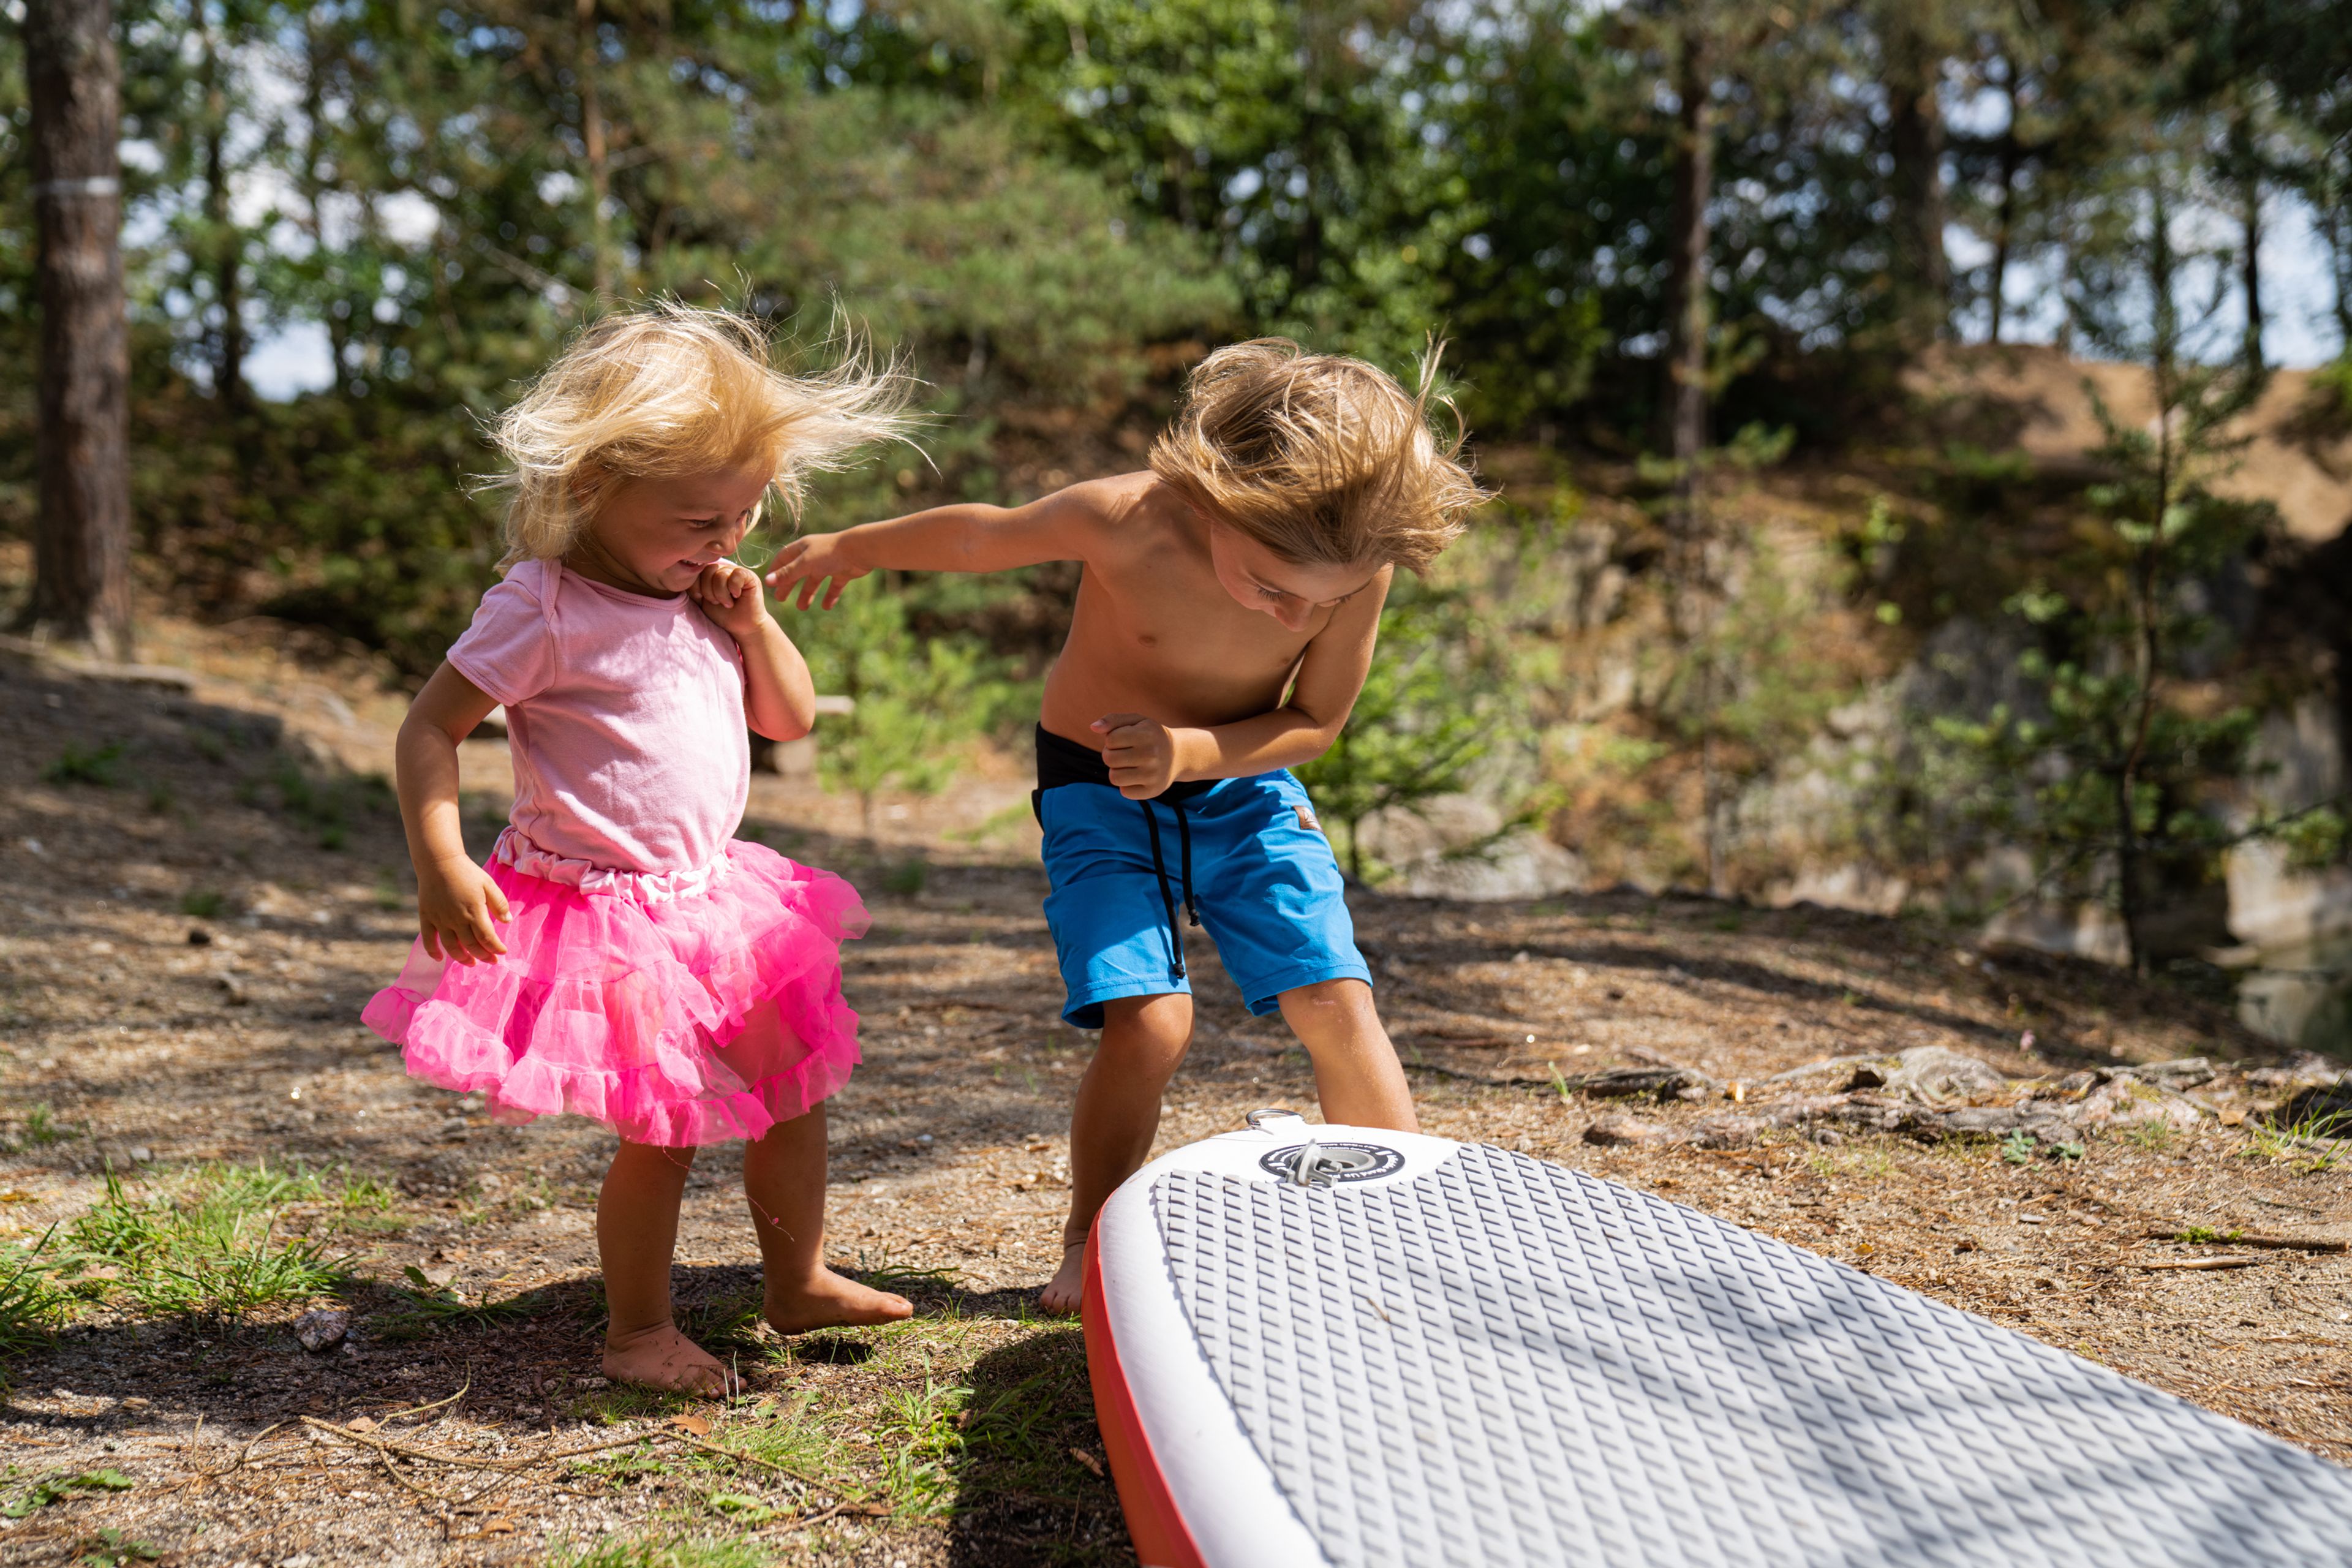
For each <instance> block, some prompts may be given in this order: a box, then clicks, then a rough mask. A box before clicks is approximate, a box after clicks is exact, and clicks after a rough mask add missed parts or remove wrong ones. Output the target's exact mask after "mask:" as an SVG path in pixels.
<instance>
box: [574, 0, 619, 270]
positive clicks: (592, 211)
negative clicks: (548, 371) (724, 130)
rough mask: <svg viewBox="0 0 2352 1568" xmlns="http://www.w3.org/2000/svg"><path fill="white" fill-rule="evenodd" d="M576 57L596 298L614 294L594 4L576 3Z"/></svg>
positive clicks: (608, 166)
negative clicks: (577, 33) (586, 169)
mask: <svg viewBox="0 0 2352 1568" xmlns="http://www.w3.org/2000/svg"><path fill="white" fill-rule="evenodd" d="M576 15H577V16H578V19H579V28H578V30H579V37H578V39H577V44H578V49H579V53H578V55H577V56H576V58H575V64H574V67H573V68H574V69H575V70H576V71H577V72H578V73H579V77H580V146H581V150H582V151H583V153H586V154H587V158H588V204H589V214H588V233H589V243H590V245H591V246H592V247H593V268H594V272H593V283H594V288H595V292H596V297H597V298H598V299H600V300H603V299H606V298H609V297H610V295H611V294H612V291H613V220H612V218H611V217H610V216H608V215H607V214H606V212H605V210H604V209H605V206H606V205H607V204H608V202H609V200H610V198H611V196H612V194H613V174H612V165H611V162H610V160H609V159H608V158H607V157H606V155H605V152H604V103H603V100H602V99H601V98H600V97H599V96H598V94H597V90H596V77H597V63H598V62H597V52H598V51H597V47H596V0H577V6H576Z"/></svg>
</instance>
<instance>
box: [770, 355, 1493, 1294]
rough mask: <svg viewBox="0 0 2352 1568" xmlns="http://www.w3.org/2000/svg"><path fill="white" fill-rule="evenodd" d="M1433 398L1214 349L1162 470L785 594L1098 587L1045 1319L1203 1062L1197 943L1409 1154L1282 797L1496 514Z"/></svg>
mask: <svg viewBox="0 0 2352 1568" xmlns="http://www.w3.org/2000/svg"><path fill="white" fill-rule="evenodd" d="M1433 370H1434V366H1433V365H1430V366H1425V367H1424V369H1423V375H1422V378H1421V379H1422V387H1421V390H1420V392H1419V395H1413V394H1409V393H1407V392H1406V391H1405V390H1404V388H1402V386H1400V385H1399V384H1397V383H1396V382H1395V381H1394V380H1393V379H1391V377H1389V376H1388V375H1386V374H1382V373H1381V372H1380V371H1378V370H1375V369H1373V368H1372V367H1371V366H1370V365H1368V364H1365V363H1362V362H1361V361H1360V360H1351V359H1343V358H1339V357H1338V356H1336V355H1328V354H1307V353H1301V352H1300V351H1299V349H1298V348H1297V345H1295V344H1293V343H1290V342H1284V341H1282V340H1279V339H1267V340H1261V341H1259V342H1247V343H1240V344H1236V345H1234V346H1233V347H1231V348H1226V349H1223V350H1220V351H1219V352H1218V353H1213V354H1212V355H1210V356H1209V358H1208V359H1206V360H1205V361H1203V362H1202V363H1201V365H1200V366H1199V368H1198V369H1197V370H1195V372H1194V373H1193V375H1192V381H1191V383H1190V384H1189V385H1188V387H1187V389H1186V394H1185V401H1184V406H1183V408H1182V410H1181V412H1180V414H1179V415H1178V416H1177V419H1176V422H1175V424H1174V425H1173V426H1171V427H1170V428H1169V429H1168V430H1167V431H1166V432H1165V433H1163V434H1162V435H1161V437H1160V439H1159V441H1158V442H1157V443H1155V444H1154V446H1153V447H1152V451H1151V467H1150V470H1149V471H1147V472H1143V473H1135V474H1122V475H1119V476H1118V477H1117V478H1115V479H1093V480H1088V481H1087V482H1084V483H1081V484H1076V485H1072V486H1071V487H1069V488H1068V489H1064V490H1060V491H1057V492H1055V494H1053V495H1049V496H1046V497H1045V498H1044V499H1042V500H1035V501H1032V502H1031V503H1030V504H1028V505H1027V506H1024V507H1016V508H1009V509H1008V508H1000V507H992V506H944V507H937V508H934V509H932V510H929V511H920V512H916V513H914V514H912V515H911V516H908V517H902V518H898V519H896V520H894V521H888V522H873V523H867V524H866V525H864V526H862V527H858V528H852V529H848V530H846V531H843V532H840V533H829V534H816V535H812V536H810V537H808V538H805V539H802V540H800V541H797V542H794V543H793V544H792V545H790V546H788V547H787V548H786V549H785V550H784V552H782V554H781V555H780V556H779V557H778V559H777V561H776V563H775V566H774V568H773V569H772V571H771V572H770V573H769V574H768V582H769V584H771V585H772V587H773V588H774V589H775V590H776V594H777V596H778V597H779V598H789V597H790V596H791V595H792V594H793V590H794V589H795V588H797V589H798V592H799V603H800V606H801V607H802V608H803V609H806V608H807V607H809V605H811V603H812V602H814V600H815V599H816V597H817V595H819V594H820V593H822V595H823V603H824V606H825V607H826V608H828V609H830V608H831V607H833V605H835V603H836V602H838V600H839V599H840V597H841V591H842V589H843V587H844V586H845V585H846V584H848V583H850V582H852V581H854V580H855V579H856V578H858V577H862V576H864V575H865V574H866V573H868V572H872V571H875V570H877V568H888V569H891V570H896V571H911V572H1003V571H1007V570H1009V569H1011V568H1013V567H1016V566H1030V565H1035V564H1037V563H1041V562H1046V561H1077V562H1081V563H1084V566H1085V572H1084V575H1083V576H1082V578H1081V579H1080V583H1079V587H1078V599H1077V606H1076V613H1075V615H1074V616H1073V618H1072V620H1071V624H1070V637H1069V641H1068V642H1067V644H1066V645H1065V646H1064V647H1063V649H1062V656H1061V658H1059V659H1057V660H1056V661H1055V665H1054V668H1053V672H1052V674H1051V675H1049V676H1048V677H1047V678H1046V681H1045V710H1044V712H1043V713H1042V715H1041V716H1040V719H1041V721H1040V723H1039V724H1038V727H1037V794H1036V795H1035V797H1034V800H1035V803H1036V809H1037V817H1038V821H1039V822H1040V823H1041V824H1042V825H1043V826H1044V828H1045V869H1046V872H1047V874H1048V876H1049V877H1050V878H1051V880H1052V885H1053V890H1052V892H1051V893H1050V895H1049V896H1048V897H1047V898H1046V900H1045V919H1046V922H1047V924H1048V925H1050V926H1051V927H1052V928H1053V932H1054V944H1055V948H1056V949H1057V950H1058V952H1059V955H1060V960H1061V969H1062V978H1063V981H1064V983H1065V984H1066V986H1067V987H1068V993H1069V1000H1068V1002H1067V1004H1066V1005H1065V1006H1064V1008H1063V1011H1062V1016H1064V1017H1065V1018H1066V1019H1068V1020H1069V1021H1070V1022H1071V1023H1073V1024H1075V1025H1076V1026H1079V1027H1081V1028H1088V1029H1094V1028H1098V1029H1100V1030H1101V1031H1102V1044H1101V1046H1100V1047H1099V1048H1098V1049H1097V1051H1096V1053H1095V1058H1094V1060H1093V1062H1092V1063H1091V1064H1090V1065H1089V1066H1088V1067H1087V1072H1086V1077H1085V1079H1083V1080H1082V1081H1081V1082H1080V1083H1079V1085H1078V1097H1077V1104H1076V1108H1075V1109H1074V1110H1073V1111H1072V1113H1071V1118H1070V1217H1069V1221H1068V1223H1067V1224H1066V1226H1064V1228H1063V1233H1062V1239H1063V1244H1064V1251H1063V1255H1062V1266H1061V1268H1060V1270H1059V1272H1057V1273H1056V1274H1055V1276H1054V1280H1053V1283H1051V1284H1050V1285H1048V1286H1046V1288H1045V1294H1044V1296H1043V1297H1042V1298H1041V1300H1040V1305H1041V1306H1043V1307H1044V1308H1045V1310H1048V1311H1055V1312H1071V1311H1076V1310H1077V1306H1078V1299H1079V1293H1080V1289H1081V1286H1082V1273H1083V1268H1084V1254H1083V1248H1084V1247H1085V1244H1086V1239H1087V1232H1088V1230H1089V1229H1090V1228H1091V1227H1092V1226H1093V1224H1094V1217H1095V1213H1096V1211H1097V1210H1098V1209H1099V1208H1101V1206H1102V1205H1103V1202H1104V1200H1106V1199H1107V1198H1108V1197H1109V1196H1110V1194H1111V1193H1112V1191H1113V1190H1114V1189H1115V1188H1117V1187H1118V1184H1120V1183H1121V1182H1123V1181H1125V1180H1126V1179H1127V1178H1128V1177H1129V1175H1131V1174H1133V1173H1135V1172H1136V1171H1137V1170H1138V1169H1139V1168H1140V1167H1141V1165H1142V1164H1143V1163H1144V1161H1145V1160H1146V1159H1147V1158H1149V1157H1150V1152H1151V1142H1152V1139H1153V1137H1154V1135H1155V1134H1156V1133H1157V1132H1158V1131H1159V1125H1160V1095H1161V1093H1162V1092H1163V1091H1164V1090H1165V1089H1167V1087H1168V1081H1169V1079H1171V1077H1173V1076H1174V1074H1175V1071H1176V1068H1177V1065H1178V1064H1179V1063H1180V1062H1181V1061H1182V1060H1183V1058H1184V1050H1185V1047H1186V1046H1187V1045H1188V1044H1189V1043H1190V1042H1191V1039H1192V994H1191V993H1192V983H1191V980H1190V978H1189V976H1188V974H1187V973H1186V968H1185V951H1184V929H1183V927H1184V922H1186V921H1189V922H1190V923H1192V924H1194V925H1205V926H1206V927H1207V928H1208V931H1209V934H1210V935H1211V936H1212V937H1213V938H1214V939H1215V941H1216V944H1217V952H1218V954H1219V956H1220V957H1221V958H1222V959H1223V963H1224V966H1225V970H1226V973H1229V974H1231V975H1232V976H1233V978H1234V982H1235V983H1236V984H1238V985H1239V986H1240V987H1241V991H1242V995H1243V997H1244V1000H1245V1001H1247V1003H1248V1004H1249V1008H1250V1011H1251V1012H1252V1013H1254V1014H1259V1015H1264V1014H1266V1013H1270V1012H1273V1011H1275V1010H1276V1008H1279V1009H1280V1010H1281V1013H1282V1016H1283V1019H1284V1021H1285V1022H1286V1023H1287V1024H1288V1025H1289V1026H1290V1027H1291V1030H1292V1032H1293V1033H1295V1034H1296V1035H1297V1037H1298V1041H1299V1043H1300V1044H1301V1045H1302V1046H1304V1047H1306V1048H1307V1056H1308V1058H1310V1059H1311V1060H1312V1062H1313V1063H1314V1068H1315V1089H1316V1093H1317V1095H1318V1098H1319V1100H1321V1103H1322V1108H1323V1114H1324V1116H1325V1117H1326V1118H1327V1119H1328V1120H1329V1121H1336V1122H1346V1123H1350V1124H1353V1125H1356V1126H1361V1127H1388V1128H1396V1129H1401V1130H1404V1131H1412V1129H1413V1127H1414V1120H1413V1112H1412V1098H1411V1096H1410V1094H1409V1093H1408V1092H1407V1090H1406V1088H1405V1080H1404V1072H1403V1069H1402V1068H1401V1067H1400V1066H1399V1065H1398V1063H1397V1058H1396V1050H1395V1047H1392V1046H1391V1044H1390V1043H1389V1037H1388V1034H1387V1032H1386V1031H1385V1030H1384V1029H1382V1028H1381V1020H1380V1015H1379V1014H1378V1013H1377V1012H1376V1011H1375V1010H1374V1008H1373V1005H1372V991H1371V972H1370V970H1369V969H1367V968H1366V967H1365V964H1364V960H1363V957H1362V955H1361V954H1360V953H1359V952H1357V950H1356V942H1355V931H1354V926H1353V924H1352V922H1351V921H1349V918H1348V907H1347V904H1346V901H1345V900H1344V899H1343V898H1342V896H1341V895H1342V883H1341V880H1340V876H1339V864H1338V862H1337V861H1336V860H1335V859H1334V858H1333V856H1332V853H1331V847H1330V845H1329V843H1328V840H1326V839H1325V838H1324V837H1323V834H1322V831H1321V828H1320V826H1319V825H1318V823H1317V822H1316V820H1315V811H1314V807H1313V805H1311V804H1310V803H1309V802H1308V800H1307V792H1306V791H1305V790H1304V789H1302V788H1301V787H1300V786H1299V784H1298V781H1297V780H1296V779H1294V778H1292V777H1291V776H1290V774H1289V773H1287V772H1286V769H1288V768H1290V767H1292V766H1294V765H1296V764H1297V763H1303V762H1306V761H1307V760H1309V759H1310V758H1313V757H1317V756H1319V755H1321V754H1322V753H1323V752H1325V751H1326V750H1328V748H1329V747H1330V745H1331V743H1332V742H1333V741H1334V740H1335V739H1337V738H1338V736H1339V729H1340V726H1341V725H1343V724H1345V723H1346V722H1347V721H1348V711H1349V709H1350V708H1351V707H1353V706H1354V704H1355V700H1356V694H1357V693H1358V692H1359V691H1360V689H1362V687H1363V683H1364V672H1365V671H1366V669H1367V668H1370V663H1371V658H1372V642H1373V638H1374V637H1375V635H1376V634H1377V633H1378V631H1379V628H1380V615H1381V602H1382V601H1383V600H1384V599H1385V598H1386V597H1387V596H1388V589H1389V581H1390V578H1391V574H1393V573H1394V572H1395V570H1396V569H1397V568H1398V567H1400V566H1402V567H1404V568H1406V569H1407V570H1410V571H1418V570H1420V569H1421V568H1423V567H1424V566H1426V565H1427V564H1428V563H1430V562H1431V561H1432V560H1433V559H1434V558H1435V557H1436V555H1437V553H1438V552H1440V551H1441V550H1443V549H1444V547H1445V546H1446V544H1447V543H1449V542H1451V541H1452V540H1453V539H1454V536H1455V535H1456V534H1458V533H1459V532H1460V531H1461V530H1462V527H1463V522H1462V519H1463V515H1464V513H1465V512H1466V511H1467V510H1470V509H1471V508H1472V507H1474V506H1475V505H1476V504H1477V503H1478V502H1479V501H1481V500H1484V499H1485V498H1484V494H1483V492H1482V491H1480V489H1478V486H1477V484H1476V482H1475V480H1474V479H1472V477H1471V475H1470V473H1469V472H1468V470H1467V469H1466V468H1465V467H1464V465H1463V464H1462V462H1461V460H1460V458H1459V457H1458V451H1459V447H1460V442H1459V440H1458V439H1457V440H1454V441H1453V442H1451V443H1449V442H1446V441H1443V440H1440V439H1439V438H1438V437H1435V436H1434V435H1433V433H1432V430H1431V426H1430V417H1429V416H1430V404H1431V400H1432V399H1431V393H1430V388H1429V383H1430V379H1431V375H1432V374H1433Z"/></svg>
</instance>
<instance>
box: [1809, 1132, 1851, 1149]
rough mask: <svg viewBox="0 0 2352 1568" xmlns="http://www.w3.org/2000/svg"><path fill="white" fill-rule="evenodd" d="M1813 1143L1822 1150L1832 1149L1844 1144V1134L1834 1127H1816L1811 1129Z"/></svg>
mask: <svg viewBox="0 0 2352 1568" xmlns="http://www.w3.org/2000/svg"><path fill="white" fill-rule="evenodd" d="M1813 1142H1816V1143H1818V1144H1820V1145H1821V1146H1822V1148H1824V1149H1834V1148H1836V1147H1837V1146H1838V1145H1839V1144H1841V1143H1843V1142H1845V1134H1844V1133H1843V1132H1841V1131H1838V1130H1837V1129H1836V1128H1834V1127H1816V1128H1814V1129H1813Z"/></svg>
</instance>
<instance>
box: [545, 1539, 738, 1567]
mask: <svg viewBox="0 0 2352 1568" xmlns="http://www.w3.org/2000/svg"><path fill="white" fill-rule="evenodd" d="M771 1561H772V1558H771V1556H770V1554H769V1553H768V1552H766V1551H765V1550H763V1549H762V1548H761V1547H760V1546H758V1545H756V1544H755V1543H753V1542H749V1541H740V1540H738V1541H726V1540H718V1539H713V1538H709V1537H693V1538H688V1537H685V1536H664V1537H660V1538H657V1539H645V1540H634V1541H603V1542H596V1543H594V1544H593V1545H588V1546H564V1545H561V1544H559V1545H557V1546H556V1547H555V1549H554V1550H553V1551H552V1552H550V1553H549V1555H548V1558H547V1563H548V1564H549V1568H763V1565H764V1564H766V1563H769V1562H771Z"/></svg>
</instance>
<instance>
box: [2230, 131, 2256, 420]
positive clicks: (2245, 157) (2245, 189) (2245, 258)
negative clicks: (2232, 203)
mask: <svg viewBox="0 0 2352 1568" xmlns="http://www.w3.org/2000/svg"><path fill="white" fill-rule="evenodd" d="M2230 140H2231V143H2232V147H2231V152H2232V153H2233V154H2234V156H2233V157H2232V159H2231V162H2233V163H2236V164H2237V166H2238V215H2239V217H2238V221H2239V223H2240V225H2241V226H2242V228H2243V231H2244V238H2243V241H2242V244H2243V246H2244V249H2243V251H2242V254H2241V256H2240V258H2239V262H2238V266H2239V280H2240V284H2241V287H2242V289H2243V290H2244V293H2245V297H2246V324H2245V329H2244V333H2243V336H2242V340H2241V346H2240V348H2239V350H2238V353H2239V358H2240V360H2241V361H2242V363H2244V365H2245V368H2246V370H2247V372H2248V373H2249V374H2253V375H2260V374H2263V261H2262V247H2263V172H2262V165H2261V164H2260V163H2259V162H2258V161H2257V156H2258V155H2257V153H2256V150H2255V147H2254V137H2253V130H2252V126H2251V124H2250V123H2249V122H2248V117H2247V115H2246V114H2245V112H2244V111H2242V110H2241V111H2240V112H2239V114H2238V115H2237V116H2236V117H2235V118H2234V119H2233V120H2232V121H2231V127H2230Z"/></svg>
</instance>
